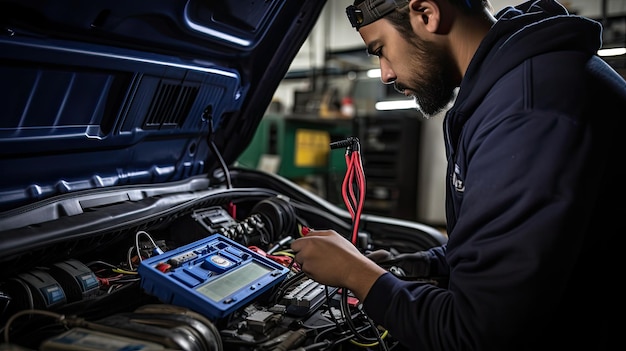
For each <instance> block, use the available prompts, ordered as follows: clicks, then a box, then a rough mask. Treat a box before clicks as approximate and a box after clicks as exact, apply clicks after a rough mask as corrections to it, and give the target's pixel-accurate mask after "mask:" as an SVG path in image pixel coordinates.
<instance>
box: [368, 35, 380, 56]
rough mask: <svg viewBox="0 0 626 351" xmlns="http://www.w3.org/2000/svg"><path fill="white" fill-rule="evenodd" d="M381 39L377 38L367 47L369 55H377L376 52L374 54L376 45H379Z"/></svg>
mask: <svg viewBox="0 0 626 351" xmlns="http://www.w3.org/2000/svg"><path fill="white" fill-rule="evenodd" d="M379 43H380V40H378V39H375V40H372V41H371V42H370V43H369V44H368V45H367V47H366V49H365V51H366V52H367V54H368V55H374V56H376V54H374V52H375V48H376V46H379Z"/></svg>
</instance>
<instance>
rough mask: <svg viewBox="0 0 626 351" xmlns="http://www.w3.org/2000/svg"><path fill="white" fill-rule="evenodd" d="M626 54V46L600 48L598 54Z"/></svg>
mask: <svg viewBox="0 0 626 351" xmlns="http://www.w3.org/2000/svg"><path fill="white" fill-rule="evenodd" d="M624 54H626V48H610V49H600V50H598V56H619V55H624Z"/></svg>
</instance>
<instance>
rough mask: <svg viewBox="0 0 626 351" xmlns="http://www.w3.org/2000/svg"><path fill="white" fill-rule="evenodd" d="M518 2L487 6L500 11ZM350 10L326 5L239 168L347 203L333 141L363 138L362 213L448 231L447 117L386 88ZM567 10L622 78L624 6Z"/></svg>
mask: <svg viewBox="0 0 626 351" xmlns="http://www.w3.org/2000/svg"><path fill="white" fill-rule="evenodd" d="M521 2H522V1H521V0H518V1H512V0H492V1H491V3H492V5H493V8H494V10H496V11H497V10H500V9H502V8H503V7H505V6H507V5H515V4H518V3H521ZM351 3H352V0H344V1H337V0H331V1H328V2H327V4H326V6H325V8H324V10H323V13H322V15H321V16H320V19H319V20H318V23H317V25H316V27H315V28H314V30H313V32H312V34H311V35H310V36H309V38H308V39H307V41H306V42H305V43H304V45H303V46H302V48H301V50H300V52H299V54H298V56H297V57H296V59H295V60H294V62H293V64H292V65H291V67H290V69H289V72H288V73H287V75H286V76H285V77H284V79H283V81H282V83H281V85H280V86H279V88H278V89H277V91H276V94H275V96H274V100H273V102H272V104H271V105H270V107H269V108H268V110H267V112H266V116H265V117H264V119H263V121H262V122H261V125H260V127H259V129H258V131H257V133H256V135H255V138H254V139H253V141H252V143H251V144H250V145H249V147H248V148H247V150H246V152H244V154H243V155H242V156H241V158H240V159H239V160H238V162H239V163H240V164H241V165H245V166H250V167H255V168H258V169H262V170H265V171H269V172H274V173H277V174H280V175H282V176H285V177H287V178H288V179H291V180H293V181H294V182H296V183H298V184H301V185H302V186H305V187H306V188H307V189H309V190H311V191H313V192H315V193H317V194H318V195H320V196H321V197H323V198H326V199H328V200H330V201H331V202H333V203H336V204H338V205H341V204H342V198H341V193H340V191H341V183H342V181H343V177H344V175H345V171H346V166H345V158H344V154H343V152H342V151H340V150H337V151H336V150H330V148H329V143H330V142H331V141H336V140H340V139H343V138H345V137H347V136H357V137H358V138H359V139H360V141H361V148H362V150H361V151H362V159H363V166H364V171H365V176H366V185H367V192H366V196H365V202H364V210H363V212H364V213H366V214H380V215H385V216H393V217H397V218H401V219H408V220H416V221H420V222H423V223H426V224H430V225H433V226H436V227H440V228H443V227H444V226H445V214H444V196H445V189H444V181H445V166H446V160H445V155H444V148H443V134H442V125H441V123H442V121H443V118H442V116H437V117H436V118H432V119H429V120H425V119H423V118H421V117H420V116H419V112H417V110H416V109H415V106H414V102H413V100H412V99H409V98H406V97H404V96H403V95H401V94H399V93H397V92H395V91H394V90H393V87H392V86H387V85H384V84H382V83H381V81H380V76H379V72H378V70H377V69H378V59H377V58H376V57H373V56H372V57H370V56H368V55H367V54H366V52H365V46H364V44H363V42H362V40H361V38H360V36H359V34H358V33H357V32H356V31H355V30H354V29H353V28H352V27H351V26H350V24H349V23H348V21H347V19H346V17H345V8H346V6H348V5H350V4H351ZM561 3H562V4H563V5H564V6H565V7H566V8H567V9H568V10H569V11H570V12H571V13H575V14H579V15H582V16H587V17H591V18H594V19H597V20H599V21H600V22H601V23H602V24H603V26H604V31H603V50H602V52H601V53H600V52H599V53H600V54H602V55H605V54H606V55H607V56H602V57H603V58H604V59H605V60H606V61H607V62H608V63H609V64H610V65H611V66H613V67H614V68H615V69H616V70H617V71H618V72H619V73H620V74H622V75H623V76H626V0H565V1H561Z"/></svg>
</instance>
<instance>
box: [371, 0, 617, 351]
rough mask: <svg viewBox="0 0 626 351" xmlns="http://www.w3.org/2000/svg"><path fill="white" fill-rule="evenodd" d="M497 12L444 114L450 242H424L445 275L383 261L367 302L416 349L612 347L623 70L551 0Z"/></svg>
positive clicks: (597, 36) (435, 268) (594, 28)
mask: <svg viewBox="0 0 626 351" xmlns="http://www.w3.org/2000/svg"><path fill="white" fill-rule="evenodd" d="M496 17H497V19H498V21H497V22H496V24H495V25H494V26H493V27H492V29H491V30H490V31H489V33H488V34H487V36H486V37H485V38H484V40H483V41H482V43H481V45H480V46H479V48H478V50H477V52H476V54H475V55H474V57H473V59H472V61H471V63H470V65H469V67H468V69H467V72H466V74H465V76H464V77H463V80H462V83H461V86H460V89H459V91H458V95H457V97H456V100H455V102H454V105H453V106H452V107H451V109H450V110H448V112H447V114H446V117H445V120H444V133H445V134H444V135H445V143H446V156H447V158H448V169H447V193H446V216H447V231H448V235H449V240H448V242H447V244H446V245H445V246H443V247H437V248H433V249H431V250H430V251H428V254H429V257H430V262H429V263H430V264H429V270H430V274H432V275H434V276H438V275H443V276H446V277H447V278H448V285H447V286H445V287H442V286H434V285H431V284H425V283H419V282H407V281H403V280H401V279H399V278H397V277H395V276H394V275H392V274H391V273H386V274H384V275H383V276H381V277H380V278H379V279H378V280H377V282H376V283H375V285H374V286H373V287H372V289H371V290H370V292H369V294H368V296H367V297H366V299H365V301H364V302H363V303H364V309H365V312H366V313H367V314H368V316H370V317H371V318H372V319H373V320H374V321H376V322H378V323H380V324H381V325H382V326H384V327H385V328H387V330H389V332H390V334H391V335H392V336H393V337H395V338H396V339H398V340H400V341H401V342H402V343H403V344H404V345H405V346H407V347H408V349H410V350H480V351H488V350H498V351H511V350H567V349H568V348H570V347H572V348H573V347H576V349H581V348H582V349H588V350H604V349H608V348H609V347H608V346H607V345H608V343H610V341H608V338H609V337H610V336H611V335H612V330H615V329H616V328H614V327H613V325H612V324H611V323H612V320H613V319H615V318H616V319H620V318H621V315H617V308H618V307H617V306H622V305H623V304H622V303H621V302H620V301H621V296H618V293H617V290H618V288H617V286H616V285H614V284H615V282H617V278H619V277H621V275H622V274H623V272H618V271H617V270H618V267H619V266H621V265H622V264H621V261H618V256H620V255H621V252H622V250H621V248H619V247H618V246H617V242H615V241H616V238H617V235H620V234H621V235H624V234H626V230H625V225H624V222H625V221H626V210H625V205H624V201H621V200H623V199H624V198H623V196H621V195H620V194H622V195H624V194H625V193H626V191H625V189H626V188H625V186H624V182H623V180H624V179H625V174H624V170H623V169H624V165H622V163H623V160H624V159H625V157H624V156H623V153H624V151H623V149H624V146H623V145H624V140H623V139H622V137H623V136H624V135H625V134H626V129H625V128H624V127H625V123H624V122H625V119H626V82H625V81H624V80H623V78H622V77H621V76H619V74H617V73H616V72H615V71H614V70H613V69H612V68H610V67H609V66H608V65H607V64H606V63H605V62H604V61H603V60H602V59H601V58H599V57H597V56H595V54H596V52H597V50H598V49H599V48H600V47H601V35H602V30H601V26H600V24H599V23H598V22H595V21H592V20H589V19H585V18H582V17H579V16H573V15H570V14H568V13H567V11H566V10H565V8H563V7H562V6H560V5H559V4H558V3H556V2H554V1H552V0H540V1H531V2H527V3H524V4H521V5H519V6H517V7H507V8H505V9H503V10H501V11H500V12H499V13H498V14H497V15H496ZM426 123H428V122H426ZM618 274H619V275H618ZM612 316H616V317H612Z"/></svg>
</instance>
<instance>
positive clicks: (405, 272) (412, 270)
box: [367, 250, 430, 278]
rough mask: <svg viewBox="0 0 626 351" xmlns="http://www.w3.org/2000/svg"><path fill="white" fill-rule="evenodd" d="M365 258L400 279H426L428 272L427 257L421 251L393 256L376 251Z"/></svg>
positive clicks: (428, 263) (386, 252)
mask: <svg viewBox="0 0 626 351" xmlns="http://www.w3.org/2000/svg"><path fill="white" fill-rule="evenodd" d="M367 257H368V258H369V259H370V260H372V261H373V262H376V263H377V264H378V265H379V266H381V267H382V268H385V269H386V270H388V271H390V272H392V273H394V274H395V275H397V276H401V277H407V278H426V277H428V275H429V272H430V261H429V260H428V255H427V254H426V253H425V252H422V251H418V252H412V253H401V254H395V255H394V254H392V253H391V252H389V251H386V250H376V251H372V252H370V253H369V254H367Z"/></svg>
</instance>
